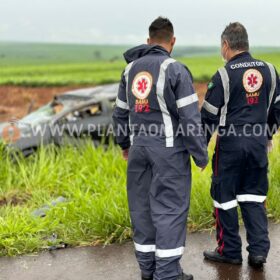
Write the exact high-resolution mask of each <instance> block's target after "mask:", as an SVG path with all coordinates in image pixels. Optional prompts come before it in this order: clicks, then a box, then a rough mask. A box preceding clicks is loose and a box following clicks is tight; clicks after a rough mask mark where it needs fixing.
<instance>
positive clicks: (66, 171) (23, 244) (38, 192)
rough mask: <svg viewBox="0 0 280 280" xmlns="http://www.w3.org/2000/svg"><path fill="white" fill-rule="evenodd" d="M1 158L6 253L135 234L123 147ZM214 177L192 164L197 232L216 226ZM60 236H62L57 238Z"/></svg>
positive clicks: (0, 243) (275, 186)
mask: <svg viewBox="0 0 280 280" xmlns="http://www.w3.org/2000/svg"><path fill="white" fill-rule="evenodd" d="M275 142H276V143H275V146H276V148H275V150H274V153H273V154H271V155H270V185H271V187H270V191H269V197H268V207H269V208H268V213H269V216H270V217H271V218H272V219H273V220H274V221H278V222H279V221H280V205H279V197H280V174H279V170H280V158H279V154H280V136H278V137H277V139H276V141H275ZM212 146H213V145H212ZM212 148H213V147H212ZM212 148H211V149H210V150H212ZM0 155H1V165H0V184H1V191H0V201H3V198H5V199H6V201H8V202H10V203H8V205H2V206H1V207H0V255H2V256H3V255H9V256H13V255H19V254H26V253H32V252H37V251H39V250H42V249H45V248H47V247H48V246H50V245H55V244H57V243H59V242H65V243H67V244H69V245H71V246H77V245H93V244H108V243H112V242H122V241H124V240H127V239H129V238H130V237H131V228H130V220H129V213H128V208H127V200H126V187H125V185H126V162H125V161H123V160H122V158H121V152H120V150H119V149H118V148H117V147H114V146H111V147H109V149H108V150H107V151H106V152H104V150H103V148H102V147H99V148H97V149H94V148H93V147H92V145H91V144H90V143H88V144H87V145H85V146H82V147H81V148H79V149H73V147H70V146H69V147H64V148H62V149H60V150H56V148H54V147H52V146H49V147H47V148H42V149H40V150H39V151H38V152H37V153H36V154H34V155H33V156H31V157H30V158H27V159H24V158H19V159H18V160H17V162H12V161H11V160H10V159H9V158H8V157H7V156H6V155H5V153H4V152H3V151H1V152H0ZM210 176H211V168H210V165H209V166H208V167H207V169H206V170H205V172H203V173H201V172H200V170H198V169H197V168H196V167H194V168H193V186H192V200H191V209H190V215H189V228H190V230H192V231H194V230H201V229H206V228H210V227H211V226H212V225H213V219H212V201H211V198H210V194H209V189H210ZM59 196H64V197H65V198H66V199H67V201H66V202H63V203H60V204H57V205H56V206H54V207H51V210H49V211H48V212H47V215H46V217H44V218H39V217H34V215H33V214H32V213H33V211H34V210H36V209H38V208H40V207H42V206H43V205H46V204H50V202H51V201H52V200H54V199H56V198H57V197H59ZM15 201H17V202H18V204H17V205H15ZM53 233H55V234H57V236H58V238H57V240H50V237H51V235H52V234H53Z"/></svg>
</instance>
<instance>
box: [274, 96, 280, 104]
mask: <svg viewBox="0 0 280 280" xmlns="http://www.w3.org/2000/svg"><path fill="white" fill-rule="evenodd" d="M279 101H280V95H279V96H277V97H276V99H275V102H274V104H276V103H278V102H279Z"/></svg>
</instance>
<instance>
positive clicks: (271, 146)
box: [267, 140, 273, 153]
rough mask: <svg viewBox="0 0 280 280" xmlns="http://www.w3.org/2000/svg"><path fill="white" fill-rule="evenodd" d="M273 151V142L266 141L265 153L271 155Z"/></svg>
mask: <svg viewBox="0 0 280 280" xmlns="http://www.w3.org/2000/svg"><path fill="white" fill-rule="evenodd" d="M272 150H273V141H272V140H268V142H267V152H268V153H271V152H272Z"/></svg>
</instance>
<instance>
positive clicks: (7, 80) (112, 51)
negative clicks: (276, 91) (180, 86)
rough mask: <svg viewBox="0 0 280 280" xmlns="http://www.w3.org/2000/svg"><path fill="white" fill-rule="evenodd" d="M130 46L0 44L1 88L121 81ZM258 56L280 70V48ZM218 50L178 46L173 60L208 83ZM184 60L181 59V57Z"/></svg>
mask: <svg viewBox="0 0 280 280" xmlns="http://www.w3.org/2000/svg"><path fill="white" fill-rule="evenodd" d="M127 48H129V47H128V46H94V45H66V44H30V43H26V44H24V43H18V44H15V43H0V85H17V86H31V87H36V86H66V85H73V86H74V85H75V86H77V85H78V86H87V85H99V84H105V83H113V82H118V81H119V80H120V75H121V73H122V71H123V69H124V67H125V65H126V64H125V62H124V60H123V58H122V53H123V52H124V51H125V50H126V49H127ZM253 52H254V53H255V54H256V57H258V58H261V59H264V60H265V61H269V62H272V63H273V64H275V65H276V67H277V68H278V70H280V49H279V48H255V49H253ZM218 53H219V49H218V48H202V47H196V48H194V47H191V48H184V47H178V48H176V49H175V51H174V57H179V58H178V60H179V61H181V62H183V63H185V64H186V65H187V66H188V67H189V69H190V70H191V71H192V73H193V76H194V79H195V81H197V82H208V81H209V80H210V79H211V77H212V76H213V75H214V73H215V72H216V71H217V69H218V68H219V67H220V66H222V65H223V62H222V60H221V57H220V55H218ZM180 57H181V58H180Z"/></svg>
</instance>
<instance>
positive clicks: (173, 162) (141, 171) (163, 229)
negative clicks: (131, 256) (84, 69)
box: [127, 146, 191, 280]
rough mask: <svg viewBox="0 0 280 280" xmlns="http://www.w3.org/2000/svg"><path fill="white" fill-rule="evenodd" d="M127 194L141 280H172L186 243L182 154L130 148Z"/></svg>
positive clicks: (187, 185)
mask: <svg viewBox="0 0 280 280" xmlns="http://www.w3.org/2000/svg"><path fill="white" fill-rule="evenodd" d="M127 178H128V181H127V192H128V201H129V210H130V216H131V222H132V227H133V239H134V243H135V249H136V257H137V260H138V263H139V266H140V269H141V271H142V274H143V275H144V276H148V277H151V276H153V277H154V279H155V280H161V279H168V280H175V279H177V277H178V275H180V274H181V273H182V269H181V267H180V264H179V260H180V258H181V256H182V254H183V251H184V246H185V240H186V224H187V215H188V210H189V201H190V190H191V166H190V157H189V154H188V152H187V151H186V149H185V148H183V147H182V148H178V147H173V148H166V147H161V146H156V147H154V146H153V147H144V146H132V147H131V148H130V151H129V158H128V171H127Z"/></svg>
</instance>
